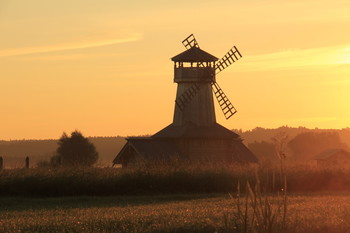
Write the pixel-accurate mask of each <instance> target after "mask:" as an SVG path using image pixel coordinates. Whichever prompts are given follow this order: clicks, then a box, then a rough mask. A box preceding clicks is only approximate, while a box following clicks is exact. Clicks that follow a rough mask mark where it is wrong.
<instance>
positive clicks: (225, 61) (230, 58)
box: [215, 46, 242, 74]
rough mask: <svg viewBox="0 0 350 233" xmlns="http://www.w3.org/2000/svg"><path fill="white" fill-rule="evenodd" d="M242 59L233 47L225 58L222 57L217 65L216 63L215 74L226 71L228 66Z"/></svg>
mask: <svg viewBox="0 0 350 233" xmlns="http://www.w3.org/2000/svg"><path fill="white" fill-rule="evenodd" d="M241 57H242V54H241V53H240V52H239V51H238V49H237V48H236V46H233V47H232V49H230V50H229V51H228V52H227V53H226V54H225V56H223V57H222V58H221V59H220V60H219V61H218V63H216V66H215V71H216V74H218V73H220V72H221V71H223V70H224V69H226V68H227V67H228V66H230V65H231V64H232V63H234V62H236V61H237V60H239V59H240V58H241Z"/></svg>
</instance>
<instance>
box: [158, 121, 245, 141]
mask: <svg viewBox="0 0 350 233" xmlns="http://www.w3.org/2000/svg"><path fill="white" fill-rule="evenodd" d="M152 138H215V139H219V138H221V139H229V138H232V139H238V138H240V137H239V135H238V134H236V133H234V132H232V131H231V130H228V129H226V128H225V127H223V126H221V125H219V124H218V123H215V124H213V125H212V126H197V125H195V124H194V123H192V122H188V123H187V124H185V125H183V126H175V125H173V124H170V125H168V126H167V127H165V128H164V129H162V130H160V131H159V132H158V133H156V134H154V135H153V136H152Z"/></svg>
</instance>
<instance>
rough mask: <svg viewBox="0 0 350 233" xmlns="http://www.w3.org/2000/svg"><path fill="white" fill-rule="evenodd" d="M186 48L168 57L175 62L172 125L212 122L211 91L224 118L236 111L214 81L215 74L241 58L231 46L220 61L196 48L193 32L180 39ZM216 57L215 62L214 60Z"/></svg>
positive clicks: (197, 46) (213, 118)
mask: <svg viewBox="0 0 350 233" xmlns="http://www.w3.org/2000/svg"><path fill="white" fill-rule="evenodd" d="M182 43H183V45H184V46H185V48H186V49H187V50H186V51H184V52H183V53H180V54H179V55H177V56H175V57H173V58H172V60H173V61H174V62H175V67H174V70H175V75H174V76H175V77H174V82H176V83H178V88H177V95H176V100H175V103H176V105H175V114H174V124H175V125H182V124H183V123H184V122H187V121H192V122H194V123H195V124H198V125H211V124H213V123H215V122H216V120H215V111H214V103H213V100H212V99H213V97H212V93H213V94H214V95H215V97H216V99H217V101H218V103H219V106H220V108H221V110H222V112H223V114H224V116H225V118H226V119H229V118H230V117H232V116H233V115H234V114H235V113H236V112H237V110H236V109H235V107H234V106H233V105H232V103H231V102H230V100H229V99H228V98H227V96H226V95H225V93H224V91H223V90H222V89H221V88H220V86H219V84H218V83H217V82H216V74H218V73H220V72H221V71H223V70H224V69H226V68H227V67H228V66H230V65H231V64H232V63H234V62H236V61H237V60H238V59H240V58H241V57H242V55H241V53H240V52H239V51H238V49H237V48H236V46H233V47H232V48H231V49H230V50H229V51H228V52H227V53H226V54H225V55H224V56H223V57H222V58H221V59H220V60H219V59H218V58H216V57H215V56H213V55H211V54H209V53H207V52H205V51H203V50H202V49H200V47H199V44H198V42H197V40H196V38H195V37H194V35H193V34H191V35H190V36H188V37H187V38H186V39H185V40H183V41H182ZM218 60H219V61H218Z"/></svg>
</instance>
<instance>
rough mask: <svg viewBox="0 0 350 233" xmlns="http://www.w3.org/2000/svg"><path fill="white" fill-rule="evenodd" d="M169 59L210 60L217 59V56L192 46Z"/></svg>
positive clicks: (183, 60)
mask: <svg viewBox="0 0 350 233" xmlns="http://www.w3.org/2000/svg"><path fill="white" fill-rule="evenodd" d="M171 60H172V61H178V62H210V61H217V60H218V58H217V57H215V56H213V55H211V54H209V53H207V52H205V51H203V50H201V49H200V48H197V47H192V48H190V49H188V50H186V51H185V52H182V53H180V54H178V55H176V56H175V57H173V58H171Z"/></svg>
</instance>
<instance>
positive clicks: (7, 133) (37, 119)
mask: <svg viewBox="0 0 350 233" xmlns="http://www.w3.org/2000/svg"><path fill="white" fill-rule="evenodd" d="M349 12H350V2H349V1H348V0H322V1H320V0H284V1H280V0H279V1H277V0H245V1H241V0H240V1H239V0H216V1H208V0H200V1H199V0H193V1H190V0H186V1H185V0H179V1H164V0H163V1H160V0H148V1H141V0H128V1H119V0H99V1H97V0H74V1H71V0H50V1H47V0H31V1H27V0H0V33H1V34H0V35H1V36H0V140H16V139H55V138H59V137H60V136H61V135H62V133H63V132H67V133H69V132H71V131H74V130H76V129H77V130H80V131H81V132H82V133H83V134H84V135H86V136H117V135H119V136H131V135H145V134H154V133H156V132H157V131H159V130H160V129H162V128H164V127H165V126H167V125H168V124H170V123H171V122H172V118H173V111H174V101H175V94H176V83H173V72H174V70H173V62H172V61H171V60H170V58H171V57H173V56H175V55H177V54H179V53H181V52H183V51H184V49H185V48H184V47H183V45H182V44H181V41H182V40H183V39H185V38H186V37H187V36H188V35H190V34H191V33H193V34H194V35H195V37H196V39H197V41H198V43H199V45H200V47H201V49H203V50H205V51H207V52H209V53H211V54H213V55H214V56H216V57H219V58H220V57H221V56H223V55H224V54H225V53H226V52H227V51H228V50H229V49H230V48H231V47H232V46H233V45H235V46H236V47H237V48H238V49H239V50H240V52H241V53H242V55H243V58H242V59H240V60H239V61H238V62H236V63H234V64H233V65H232V66H230V67H228V68H227V69H225V70H224V71H223V72H221V73H220V74H219V75H218V76H217V82H218V83H219V84H220V86H221V88H222V89H223V90H224V92H225V93H226V95H227V96H228V97H229V99H230V100H231V102H232V103H233V105H234V106H235V107H236V109H237V110H238V113H237V114H235V115H234V116H233V117H231V118H230V119H229V120H226V119H225V118H224V117H223V114H222V113H221V112H220V111H221V110H220V109H219V108H218V106H217V104H216V116H217V121H218V123H219V124H221V125H223V126H225V127H227V128H229V129H243V130H250V129H253V128H255V127H264V128H276V127H280V126H285V125H287V126H291V127H298V126H304V127H308V128H345V127H349V126H350V30H349V29H350V14H349Z"/></svg>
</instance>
